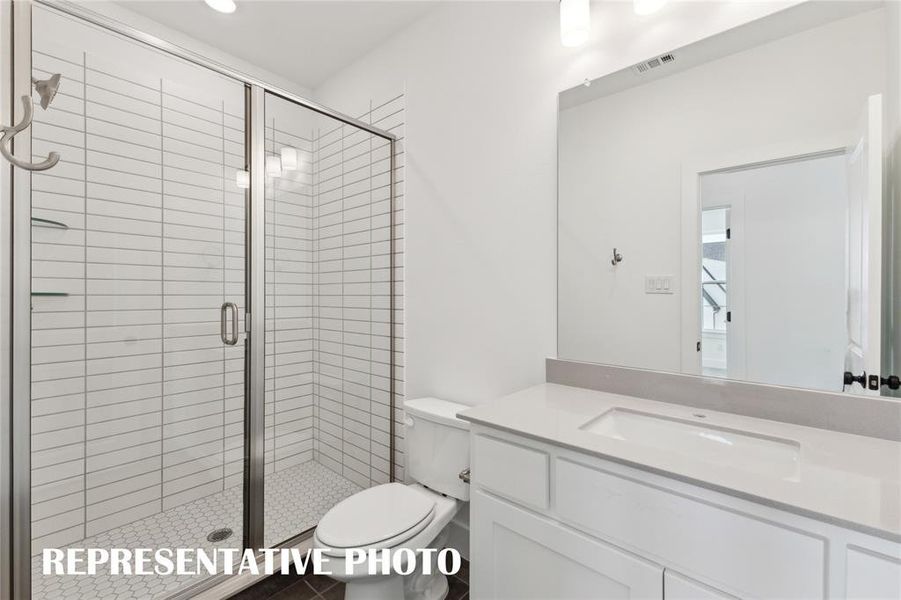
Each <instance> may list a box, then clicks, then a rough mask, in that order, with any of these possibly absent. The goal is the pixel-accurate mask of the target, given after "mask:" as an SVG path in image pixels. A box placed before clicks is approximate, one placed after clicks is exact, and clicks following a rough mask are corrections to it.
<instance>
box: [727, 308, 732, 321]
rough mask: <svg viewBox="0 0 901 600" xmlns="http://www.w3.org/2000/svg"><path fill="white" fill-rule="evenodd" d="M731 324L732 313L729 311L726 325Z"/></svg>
mask: <svg viewBox="0 0 901 600" xmlns="http://www.w3.org/2000/svg"><path fill="white" fill-rule="evenodd" d="M731 322H732V311H731V310H727V311H726V323H731Z"/></svg>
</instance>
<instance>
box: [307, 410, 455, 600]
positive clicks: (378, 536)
mask: <svg viewBox="0 0 901 600" xmlns="http://www.w3.org/2000/svg"><path fill="white" fill-rule="evenodd" d="M466 408H467V407H466V406H464V405H461V404H455V403H453V402H446V401H442V400H437V399H435V398H421V399H418V400H410V401H408V402H407V403H406V404H405V405H404V410H405V412H406V417H405V419H404V424H405V433H406V438H407V465H408V471H409V474H410V477H411V479H413V480H414V483H411V484H409V485H405V484H402V483H385V484H382V485H377V486H375V487H372V488H369V489H366V490H363V491H361V492H358V493H356V494H354V495H353V496H350V497H349V498H346V499H345V500H343V501H341V502H340V503H338V504H337V505H335V506H334V507H333V508H332V509H331V510H330V511H328V512H327V513H326V514H325V516H324V517H323V518H322V520H321V521H320V522H319V525H318V526H317V528H316V532H315V533H314V535H313V545H314V547H315V548H318V549H320V550H321V551H322V554H323V555H325V556H326V557H327V558H328V570H329V571H331V573H332V575H331V576H332V577H333V578H335V579H337V580H338V581H343V582H345V584H346V585H345V596H344V597H345V599H346V600H363V599H365V600H401V599H403V600H442V599H443V598H444V597H445V596H446V595H447V591H448V583H447V577H446V576H445V575H443V574H441V573H440V572H439V571H438V569H437V568H436V565H437V553H436V552H432V553H430V554H429V556H428V557H424V556H423V554H422V553H421V550H422V549H425V548H431V549H435V550H441V549H443V548H444V544H446V542H447V537H448V534H447V529H448V525H449V524H450V522H451V520H452V519H453V518H454V516H455V515H456V514H457V512H458V511H459V510H460V507H461V506H462V505H463V504H464V503H465V502H466V501H468V500H469V486H468V485H467V484H466V483H465V482H463V481H462V480H461V479H460V477H459V474H460V473H461V472H462V471H463V470H465V469H467V468H468V467H469V428H468V424H467V423H466V422H465V421H462V420H460V419H457V417H456V414H457V412H458V411H461V410H464V409H466ZM352 550H358V551H363V552H370V551H378V552H379V553H380V554H381V551H387V554H388V556H389V557H390V556H393V555H394V554H396V553H397V554H398V556H400V557H405V556H414V554H412V553H416V554H415V556H416V565H415V569H413V571H412V572H411V573H409V574H407V575H403V574H402V573H401V572H398V571H396V570H395V569H394V568H389V569H388V574H383V569H382V568H381V566H379V568H378V569H377V574H375V575H371V574H370V573H369V564H368V563H367V562H360V563H356V562H355V561H353V560H350V561H348V556H349V555H348V552H349V551H352ZM410 551H412V553H411V552H410ZM426 558H427V559H428V561H429V563H430V564H429V567H430V568H429V569H425V568H424V564H423V561H424V560H425V559H426ZM348 562H350V567H349V568H348ZM395 566H397V565H395ZM407 566H408V565H407V563H406V561H404V562H402V563H401V565H400V567H401V568H400V570H401V571H403V572H406V571H407ZM426 571H430V573H427V572H426Z"/></svg>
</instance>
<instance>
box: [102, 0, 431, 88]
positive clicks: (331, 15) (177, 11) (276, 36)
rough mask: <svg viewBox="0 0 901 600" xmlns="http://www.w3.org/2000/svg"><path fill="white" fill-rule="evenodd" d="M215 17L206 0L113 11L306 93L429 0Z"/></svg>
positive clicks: (306, 4)
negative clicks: (161, 28) (182, 36)
mask: <svg viewBox="0 0 901 600" xmlns="http://www.w3.org/2000/svg"><path fill="white" fill-rule="evenodd" d="M235 2H236V3H237V5H238V9H237V10H236V11H235V12H234V13H232V14H230V15H226V14H222V13H218V12H216V11H214V10H212V9H211V8H209V7H208V6H207V5H206V4H205V3H204V2H203V0H165V1H161V0H154V1H147V0H119V1H118V2H117V4H120V5H121V6H123V7H125V8H127V9H129V10H132V11H134V12H136V13H138V14H140V15H142V16H144V17H147V18H149V19H153V20H154V21H157V22H158V23H161V24H162V25H165V26H166V27H170V28H172V29H175V30H177V31H179V32H181V33H184V34H186V35H188V36H190V37H192V38H194V39H196V40H198V41H200V42H203V43H205V44H207V45H210V46H213V47H216V48H219V49H221V50H223V51H224V52H227V53H229V54H232V55H234V56H236V57H238V58H242V59H244V60H246V61H248V62H250V63H253V64H255V65H257V66H259V67H262V68H264V69H267V70H268V71H271V72H273V73H275V74H277V75H281V76H282V77H285V78H286V79H289V80H291V81H293V82H295V83H297V84H299V85H302V86H304V87H306V88H308V89H310V90H312V89H315V88H316V87H318V86H319V85H320V84H322V83H323V82H324V81H326V80H327V79H328V78H329V77H330V76H331V75H333V74H335V73H337V72H338V71H340V70H341V69H343V68H344V67H346V66H348V65H350V64H352V63H353V62H354V61H356V60H357V59H358V58H360V57H362V56H364V55H365V54H367V53H368V52H370V51H372V50H373V49H374V48H376V47H377V46H379V45H380V44H381V43H382V42H384V41H385V40H387V39H388V38H390V37H391V36H392V35H394V34H395V33H397V32H399V31H401V30H402V29H404V28H405V27H407V26H408V25H410V24H411V23H413V22H414V21H416V20H417V19H419V18H420V17H422V16H423V15H425V13H426V12H428V11H429V10H431V9H432V8H433V7H434V6H435V4H434V3H433V2H426V1H421V2H418V1H409V0H407V1H397V0H394V1H372V0H366V1H353V0H352V1H343V0H341V1H335V0H333V1H331V2H329V1H321V0H320V1H306V0H304V1H297V0H295V1H286V0H235Z"/></svg>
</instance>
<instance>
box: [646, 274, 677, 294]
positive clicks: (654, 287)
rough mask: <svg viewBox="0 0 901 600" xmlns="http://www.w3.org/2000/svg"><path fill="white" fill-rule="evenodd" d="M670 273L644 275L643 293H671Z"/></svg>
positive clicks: (671, 278) (672, 290)
mask: <svg viewBox="0 0 901 600" xmlns="http://www.w3.org/2000/svg"><path fill="white" fill-rule="evenodd" d="M673 283H674V282H673V276H672V275H645V278H644V293H645V294H672V293H673V292H674V289H673Z"/></svg>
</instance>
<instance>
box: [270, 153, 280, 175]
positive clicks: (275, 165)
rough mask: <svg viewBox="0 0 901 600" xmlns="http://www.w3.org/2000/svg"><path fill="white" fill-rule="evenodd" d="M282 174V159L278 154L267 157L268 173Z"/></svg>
mask: <svg viewBox="0 0 901 600" xmlns="http://www.w3.org/2000/svg"><path fill="white" fill-rule="evenodd" d="M281 174H282V161H281V159H280V158H279V157H277V156H267V157H266V175H271V176H273V177H278V176H279V175H281Z"/></svg>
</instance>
